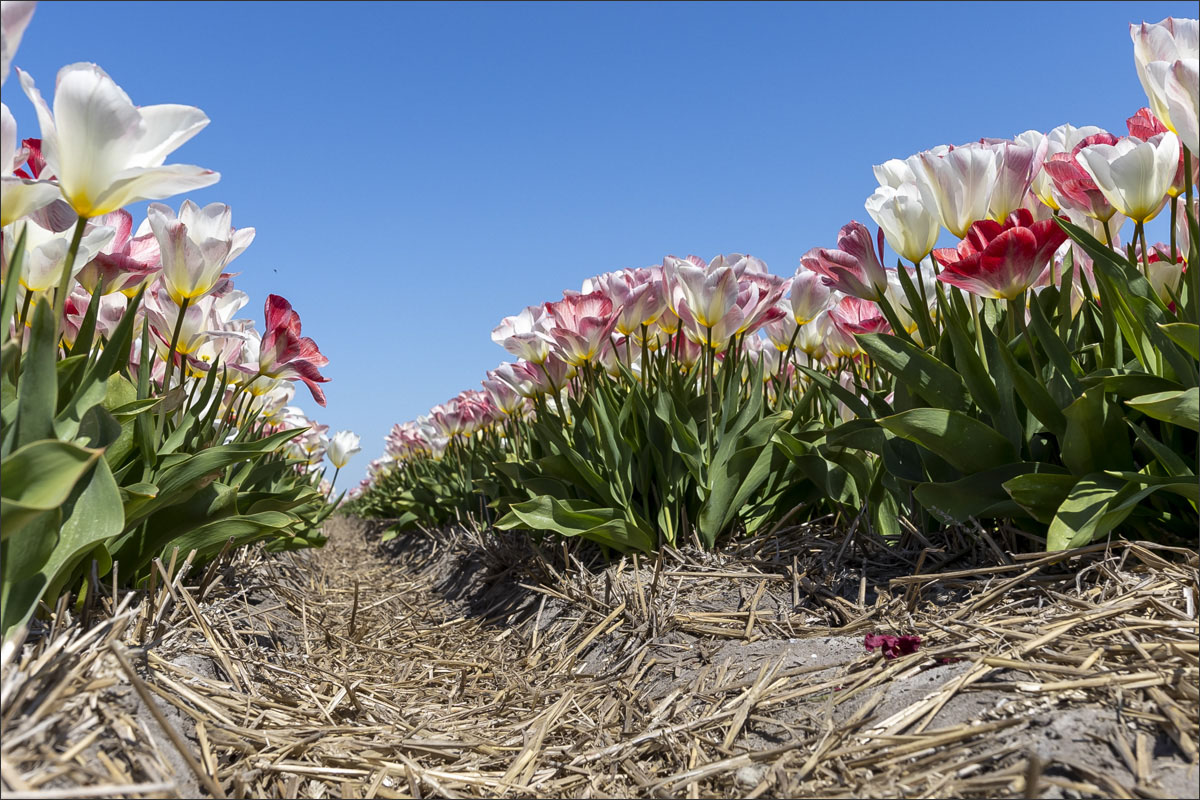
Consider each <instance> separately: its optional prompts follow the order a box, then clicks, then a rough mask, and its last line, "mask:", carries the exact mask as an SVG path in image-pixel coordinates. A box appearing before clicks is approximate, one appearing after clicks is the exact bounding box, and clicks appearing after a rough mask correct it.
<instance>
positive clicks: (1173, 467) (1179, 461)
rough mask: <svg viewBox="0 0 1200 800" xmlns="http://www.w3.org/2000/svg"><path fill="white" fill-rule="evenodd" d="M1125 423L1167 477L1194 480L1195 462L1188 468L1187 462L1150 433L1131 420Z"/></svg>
mask: <svg viewBox="0 0 1200 800" xmlns="http://www.w3.org/2000/svg"><path fill="white" fill-rule="evenodd" d="M1126 423H1128V425H1129V427H1130V428H1132V429H1133V434H1134V435H1135V436H1136V437H1137V439H1138V441H1139V442H1141V443H1142V444H1143V445H1144V446H1145V447H1146V449H1147V450H1149V451H1150V452H1151V453H1152V454H1153V455H1154V458H1155V459H1157V460H1158V463H1159V464H1161V465H1162V467H1163V469H1165V470H1166V471H1167V474H1168V475H1170V476H1171V477H1175V478H1179V477H1184V476H1187V477H1190V478H1192V480H1195V478H1196V474H1195V472H1194V471H1193V470H1194V469H1195V462H1193V463H1192V466H1191V467H1189V466H1188V464H1187V462H1186V461H1184V460H1183V458H1181V457H1180V454H1179V453H1177V452H1175V449H1174V448H1172V447H1168V446H1167V445H1165V444H1163V443H1162V442H1160V441H1159V440H1158V439H1156V438H1155V437H1154V436H1153V435H1151V433H1150V431H1148V430H1146V429H1145V428H1143V427H1142V426H1141V425H1138V424H1137V423H1136V422H1133V421H1132V420H1126Z"/></svg>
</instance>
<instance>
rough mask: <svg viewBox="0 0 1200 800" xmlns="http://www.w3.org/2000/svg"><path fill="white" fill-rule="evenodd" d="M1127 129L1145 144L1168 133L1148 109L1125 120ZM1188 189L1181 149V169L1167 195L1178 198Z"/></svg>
mask: <svg viewBox="0 0 1200 800" xmlns="http://www.w3.org/2000/svg"><path fill="white" fill-rule="evenodd" d="M1125 125H1126V127H1128V128H1129V135H1130V136H1134V137H1136V138H1138V139H1141V140H1142V141H1143V142H1144V141H1147V140H1149V139H1150V138H1152V137H1154V136H1157V135H1158V134H1160V133H1167V132H1168V131H1167V126H1166V125H1163V124H1162V120H1160V119H1159V118H1158V117H1156V116H1154V114H1153V113H1151V111H1150V109H1148V108H1139V109H1138V110H1137V113H1135V114H1134V115H1133V116H1132V117H1130V118H1129V119H1127V120H1125ZM1186 188H1187V175H1185V174H1184V169H1183V148H1182V147H1181V148H1179V169H1178V170H1177V171H1176V172H1175V177H1174V178H1173V179H1172V180H1171V185H1170V186H1168V187H1167V195H1168V196H1169V197H1178V196H1179V195H1181V194H1183V193H1184V190H1185V189H1186Z"/></svg>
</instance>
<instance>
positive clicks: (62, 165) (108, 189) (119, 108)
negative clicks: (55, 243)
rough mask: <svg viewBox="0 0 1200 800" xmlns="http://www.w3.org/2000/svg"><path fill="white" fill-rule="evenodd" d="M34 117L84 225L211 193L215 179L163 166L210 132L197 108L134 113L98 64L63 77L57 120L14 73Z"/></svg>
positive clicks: (74, 67) (28, 82)
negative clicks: (150, 203) (126, 209)
mask: <svg viewBox="0 0 1200 800" xmlns="http://www.w3.org/2000/svg"><path fill="white" fill-rule="evenodd" d="M17 74H18V76H19V77H20V79H21V86H22V88H23V89H24V90H25V94H26V95H28V96H29V99H30V100H31V101H32V102H33V105H34V108H35V109H36V110H37V115H38V122H39V123H40V124H41V128H42V150H43V153H44V155H45V157H46V163H47V165H48V167H49V168H50V170H51V172H53V173H54V175H56V176H57V177H58V182H59V187H60V188H61V190H62V194H63V197H64V198H66V200H67V202H68V203H70V204H71V207H72V208H73V209H75V213H77V214H79V216H81V217H98V216H100V215H102V214H107V213H109V212H110V211H116V210H117V209H118V208H121V207H123V206H126V205H129V204H130V203H133V202H136V201H138V200H157V199H160V198H164V197H169V196H171V195H173V194H178V193H179V192H184V191H187V190H189V189H199V188H202V187H204V186H210V185H212V184H214V183H216V182H217V180H218V179H219V178H220V175H218V174H217V173H216V172H213V171H212V170H207V169H204V168H202V167H196V166H191V165H185V164H168V165H165V166H164V165H163V161H165V160H166V158H167V156H168V155H170V154H171V153H172V152H173V151H175V150H176V149H178V148H179V147H180V146H181V145H182V144H183V143H184V142H186V141H187V140H188V139H191V138H192V137H193V136H195V135H196V134H197V133H199V132H200V130H201V129H202V128H203V127H204V126H205V125H207V124H208V117H207V116H205V115H204V112H203V111H201V110H200V109H198V108H193V107H192V106H181V105H157V106H143V107H141V108H139V107H137V106H135V105H134V104H133V101H132V100H130V99H129V95H127V94H125V92H124V90H122V89H121V87H120V86H117V84H116V83H115V82H114V81H113V79H112V78H110V77H109V76H108V73H106V72H105V71H104V70H102V69H100V67H98V66H96V65H95V64H71V65H69V66H66V67H63V68H62V69H61V70H59V72H58V81H57V83H56V85H55V89H54V112H53V113H51V111H50V106H49V105H47V103H46V101H45V100H44V99H42V95H41V93H40V92H38V90H37V87H36V86H35V85H34V82H33V79H32V78H31V77H29V75H28V74H26V73H24V72H22V71H21V70H17Z"/></svg>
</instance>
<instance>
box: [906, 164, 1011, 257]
mask: <svg viewBox="0 0 1200 800" xmlns="http://www.w3.org/2000/svg"><path fill="white" fill-rule="evenodd" d="M920 161H921V164H922V165H924V167H925V172H926V174H927V176H928V182H929V187H930V190H931V194H932V196H933V197H934V199H935V200H936V201H937V207H938V213H939V214H940V215H941V218H942V225H943V226H944V227H945V228H946V230H948V231H950V232H951V233H952V234H954V235H955V236H957V237H959V238H960V239H961V238H962V237H963V236H966V235H967V230H968V229H969V228H970V227H971V225H972V224H973V223H975V222H977V221H978V220H981V219H987V218H988V206H989V203H990V202H991V197H992V189H993V188H994V187H995V184H996V179H997V176H998V174H999V171H1000V158H999V156H998V155H997V152H996V151H995V150H993V149H991V148H988V147H985V146H983V145H978V144H970V145H965V146H963V147H956V148H954V149H953V150H950V151H949V152H947V153H946V154H945V155H940V156H939V155H935V154H934V153H932V152H929V153H921V154H920Z"/></svg>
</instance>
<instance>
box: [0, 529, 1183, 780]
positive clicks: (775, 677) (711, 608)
mask: <svg viewBox="0 0 1200 800" xmlns="http://www.w3.org/2000/svg"><path fill="white" fill-rule="evenodd" d="M379 530H380V526H379V525H373V524H369V523H365V522H362V521H359V520H354V519H335V520H333V521H331V523H330V527H329V529H328V533H329V536H330V538H329V544H328V545H327V546H326V547H325V548H324V549H322V550H320V551H312V552H305V553H300V554H284V555H282V556H264V555H262V554H261V553H254V554H246V555H241V556H237V557H236V558H234V559H232V560H230V561H228V562H222V563H221V564H219V565H218V567H217V568H214V569H212V570H208V571H207V572H200V571H189V570H186V569H181V568H180V565H172V564H165V565H163V570H162V576H161V580H158V581H157V582H156V586H155V587H153V588H154V592H153V593H151V594H150V597H151V600H147V599H146V598H147V593H136V594H128V595H121V594H120V593H117V595H116V596H115V597H103V596H101V597H99V598H98V599H97V600H96V607H97V609H98V612H97V614H93V618H95V617H96V616H97V615H98V616H99V617H100V618H101V619H100V621H99V622H92V623H91V624H89V625H86V626H85V625H83V624H81V623H80V622H79V621H78V620H77V619H72V614H71V611H70V609H69V608H68V607H67V606H66V605H65V604H64V605H62V606H60V608H59V609H57V614H55V615H52V616H51V618H50V621H48V622H46V623H45V624H44V625H43V626H42V627H40V628H39V629H38V630H35V631H34V632H33V633H31V636H30V639H29V642H27V644H26V646H25V648H24V651H23V653H22V656H21V658H20V659H19V660H18V661H17V662H16V663H14V664H13V665H9V666H8V667H6V669H5V673H4V679H3V687H2V688H3V718H2V733H3V738H2V748H0V756H2V761H0V766H2V771H3V782H4V796H5V798H9V797H13V798H16V797H30V798H46V800H49V798H53V797H68V796H75V797H78V796H81V794H82V793H84V792H87V793H90V796H129V797H154V796H178V795H183V796H196V795H218V796H220V795H223V796H230V797H241V796H262V797H428V796H444V797H454V796H484V797H492V796H508V797H523V796H539V797H609V796H642V797H670V796H689V797H713V796H719V797H742V796H750V797H757V796H779V795H787V796H798V795H807V796H813V795H816V796H854V797H868V796H869V797H895V796H947V797H949V796H955V797H963V796H980V797H982V796H987V797H993V796H1003V795H1016V796H1036V797H1079V796H1109V797H1161V796H1195V795H1196V793H1197V788H1198V779H1197V744H1196V742H1197V735H1198V729H1197V700H1198V692H1197V675H1198V669H1197V667H1198V665H1200V661H1198V659H1197V651H1198V648H1197V618H1196V586H1197V561H1198V559H1197V557H1196V554H1195V553H1194V552H1193V553H1189V552H1187V551H1169V550H1167V549H1164V548H1154V547H1151V546H1148V545H1127V544H1124V543H1122V544H1121V545H1115V546H1113V547H1111V548H1109V549H1107V550H1106V549H1105V548H1104V547H1097V548H1093V549H1092V550H1091V551H1090V552H1087V553H1082V554H1078V555H1076V556H1075V557H1073V558H1071V559H1064V558H1062V557H1059V558H1058V559H1055V558H1045V557H1038V556H1036V555H1035V556H1020V557H1009V556H1006V555H1004V554H1003V553H997V554H995V556H990V555H989V556H988V558H992V559H993V563H992V564H991V565H989V566H983V567H980V566H978V564H977V563H976V562H974V561H973V560H972V559H976V558H977V557H978V554H977V553H975V552H974V551H972V552H971V553H967V552H965V551H963V552H959V553H957V554H952V555H953V558H955V559H957V560H955V561H954V562H953V563H944V564H943V565H942V567H941V569H940V571H939V574H938V575H936V576H935V575H933V574H931V572H930V570H929V569H928V567H927V566H926V565H927V564H929V563H933V562H934V561H935V560H936V559H938V558H940V560H941V561H942V562H948V561H950V560H951V557H950V556H945V555H943V556H940V557H939V556H936V555H931V554H932V553H934V552H935V550H936V549H935V548H930V547H925V548H923V549H922V550H921V551H920V552H919V553H918V552H915V551H914V552H906V551H901V550H900V549H898V548H891V549H890V550H879V549H878V548H876V549H875V550H873V549H872V545H871V542H870V541H869V539H867V538H865V537H862V536H860V537H859V540H858V541H856V542H854V543H853V544H852V545H851V543H850V542H848V541H845V540H843V541H841V542H838V541H836V540H831V539H830V538H829V537H828V536H821V535H819V532H817V531H815V530H812V529H797V531H795V532H793V533H792V534H790V535H788V536H786V537H781V538H780V539H777V540H774V541H772V542H770V543H757V544H753V543H751V544H747V545H745V546H739V547H734V548H729V549H728V551H727V552H726V553H725V554H723V555H720V556H714V555H704V554H701V553H699V552H698V551H684V552H674V551H672V552H669V553H668V554H667V555H666V557H665V558H663V559H662V560H661V562H660V561H652V562H649V563H645V562H642V561H637V562H634V561H633V560H624V559H623V560H621V561H620V562H618V563H615V564H612V563H610V564H608V565H604V564H602V563H600V562H598V561H595V560H593V561H591V562H589V563H588V564H587V566H585V564H584V563H581V562H580V559H581V558H583V561H584V562H587V561H588V559H587V558H586V557H584V555H581V554H583V553H585V551H575V550H572V549H570V548H564V551H563V552H558V550H557V545H554V546H553V547H552V546H551V545H550V544H549V543H547V544H546V547H547V548H550V550H551V551H550V552H546V551H544V550H539V549H537V548H536V547H535V546H532V545H531V544H530V543H529V542H528V540H527V539H518V538H516V537H513V538H505V539H485V538H484V537H482V536H480V535H472V534H469V533H467V532H464V531H457V532H446V533H442V534H438V535H437V536H431V535H413V536H407V537H403V538H402V539H400V540H397V541H395V542H392V543H390V544H389V545H387V546H380V545H379V544H378V531H379ZM992 544H993V545H994V543H992ZM847 545H850V546H847ZM991 549H995V548H994V547H992V548H991ZM927 556H928V557H929V561H928V562H926V557H927ZM923 566H926V569H925V571H924V576H921V575H919V576H918V577H916V578H913V577H912V573H913V572H917V573H922V567H923ZM168 577H169V578H170V580H167V578H168ZM935 578H936V579H935ZM875 633H881V634H890V635H896V636H902V635H904V636H916V637H919V639H920V649H919V650H918V651H917V652H915V653H908V654H902V655H899V657H896V658H889V657H888V656H889V655H890V654H885V653H884V652H882V651H881V649H880V648H876V649H874V650H873V651H868V650H867V648H866V647H864V637H865V636H866V635H867V634H875ZM905 641H912V640H905ZM144 642H145V643H147V644H145V645H143V644H142V643H144ZM894 644H896V646H897V647H899V646H900V644H902V642H896V643H894Z"/></svg>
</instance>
